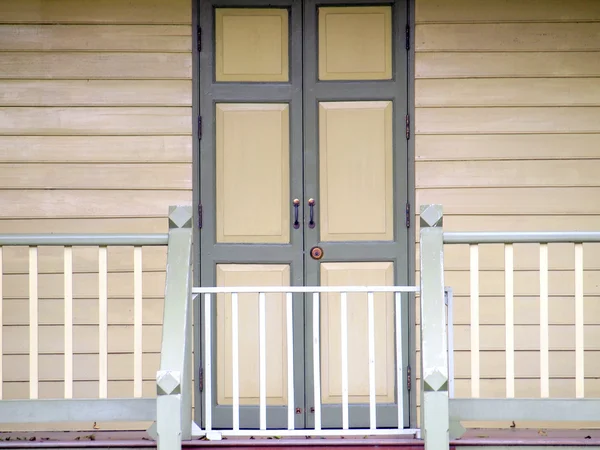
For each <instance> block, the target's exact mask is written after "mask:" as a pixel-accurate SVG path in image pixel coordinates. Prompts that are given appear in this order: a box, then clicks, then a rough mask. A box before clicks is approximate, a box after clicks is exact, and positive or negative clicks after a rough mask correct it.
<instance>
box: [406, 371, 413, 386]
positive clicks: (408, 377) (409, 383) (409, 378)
mask: <svg viewBox="0 0 600 450" xmlns="http://www.w3.org/2000/svg"><path fill="white" fill-rule="evenodd" d="M406 389H407V390H408V391H410V390H411V389H412V374H411V372H410V366H408V367H407V368H406Z"/></svg>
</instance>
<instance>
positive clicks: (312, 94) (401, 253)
mask: <svg viewBox="0 0 600 450" xmlns="http://www.w3.org/2000/svg"><path fill="white" fill-rule="evenodd" d="M353 4H356V5H368V4H374V5H391V6H392V42H393V45H392V49H393V50H392V51H393V53H392V67H393V70H392V79H391V80H376V81H319V80H318V62H317V61H318V31H317V30H318V26H317V5H319V6H336V5H340V6H342V5H343V6H348V5H353ZM303 5H304V66H303V69H304V72H303V73H304V80H303V81H304V102H303V112H304V164H305V166H304V171H305V176H304V180H305V183H304V193H305V196H306V198H313V199H315V201H316V202H315V205H314V212H315V227H314V228H312V229H307V230H306V234H305V239H304V242H305V248H304V253H305V255H306V256H305V266H304V267H305V279H306V284H307V285H310V286H313V285H319V284H320V283H319V282H320V276H319V266H320V263H322V262H333V261H334V262H344V261H391V262H393V263H394V282H395V283H396V284H397V285H407V284H408V256H409V255H408V248H407V241H408V230H407V228H406V226H405V221H404V213H405V202H406V200H407V199H408V192H407V177H408V161H407V158H406V155H407V141H406V138H405V117H406V114H407V99H406V97H407V94H406V86H407V67H406V66H407V55H406V48H405V46H404V45H402V44H403V43H404V42H403V39H402V37H403V36H404V30H405V27H406V23H407V10H406V5H405V3H404V2H396V1H394V0H304V2H303ZM336 100H337V101H361V100H389V101H392V103H393V124H394V125H393V152H394V155H393V157H394V159H393V161H394V162H393V164H394V187H393V191H394V194H393V195H394V241H392V242H376V241H365V242H321V241H320V239H319V234H320V233H319V212H320V211H319V204H320V201H319V177H318V173H319V148H318V147H319V141H318V136H319V132H318V129H319V127H318V120H319V119H318V104H319V102H322V101H336ZM400 202H401V203H400ZM304 211H305V217H304V222H305V223H308V221H309V209H308V207H306V204H305V209H304ZM356 211H357V214H360V205H356ZM313 246H319V247H321V248H322V249H323V259H321V260H320V261H314V260H313V259H312V258H311V257H310V249H311V248H312V247H313ZM305 305H306V306H305V310H306V315H305V322H306V330H309V331H307V332H306V333H305V336H306V347H305V354H306V362H305V364H306V380H307V384H306V399H307V411H308V413H309V414H308V415H307V426H308V427H309V428H311V427H313V426H314V414H313V413H311V412H310V411H311V410H312V408H313V407H314V405H313V404H312V403H314V402H313V401H312V399H313V398H314V394H313V392H314V390H313V389H314V385H313V383H312V379H311V377H310V374H312V373H313V347H312V345H311V342H312V332H311V331H310V330H312V317H313V307H312V305H313V303H312V302H311V301H306V302H305ZM402 317H403V318H404V319H403V327H402V343H403V347H404V348H403V349H402V357H403V361H402V367H403V369H405V368H407V366H408V365H409V359H408V354H409V352H408V351H407V350H408V345H407V343H408V342H409V335H408V332H409V330H408V328H409V327H408V324H409V321H408V317H409V304H408V301H403V302H402ZM403 372H404V370H403ZM402 389H403V391H404V395H403V396H402V397H403V408H404V426H408V424H409V398H408V397H409V396H408V392H407V383H406V379H405V378H403V386H402ZM397 394H398V393H397V392H396V399H397V398H398V395H397ZM321 414H322V416H321V421H322V427H323V428H341V426H342V411H341V405H322V406H321ZM397 417H398V410H397V406H396V404H380V405H378V406H377V426H378V427H396V426H398V419H397ZM349 419H350V426H351V427H353V426H354V427H361V428H362V427H365V428H367V427H368V426H369V405H368V404H364V405H352V404H351V405H350V406H349Z"/></svg>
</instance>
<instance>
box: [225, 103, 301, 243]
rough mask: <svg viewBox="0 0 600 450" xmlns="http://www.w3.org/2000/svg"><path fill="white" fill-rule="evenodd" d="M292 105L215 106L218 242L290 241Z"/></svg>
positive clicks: (230, 104) (229, 104)
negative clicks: (290, 111)
mask: <svg viewBox="0 0 600 450" xmlns="http://www.w3.org/2000/svg"><path fill="white" fill-rule="evenodd" d="M289 151H290V139H289V107H288V105H287V104H272V103H254V104H251V103H239V104H232V103H220V104H217V107H216V190H217V192H216V200H217V205H216V206H217V208H216V209H217V211H216V216H217V217H216V222H217V242H228V243H234V242H235V243H278V244H284V243H288V242H289V241H290V214H289V185H290V167H289V166H290V165H289Z"/></svg>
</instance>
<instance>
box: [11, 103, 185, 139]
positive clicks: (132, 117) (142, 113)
mask: <svg viewBox="0 0 600 450" xmlns="http://www.w3.org/2000/svg"><path fill="white" fill-rule="evenodd" d="M191 114H192V110H191V108H183V107H164V108H161V107H139V108H132V107H109V108H99V107H96V108H91V107H81V108H33V107H32V108H28V107H4V108H0V135H11V136H16V135H38V136H39V135H55V136H56V135H58V136H70V135H128V136H132V135H161V136H162V135H191V134H192V120H191Z"/></svg>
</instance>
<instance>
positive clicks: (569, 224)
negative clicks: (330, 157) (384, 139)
mask: <svg viewBox="0 0 600 450" xmlns="http://www.w3.org/2000/svg"><path fill="white" fill-rule="evenodd" d="M444 213H446V211H445V208H444ZM415 219H416V220H415V221H414V225H415V228H416V229H417V230H416V234H415V236H416V238H417V242H418V240H419V231H420V227H419V217H418V215H417V216H416V217H415ZM1 223H2V222H0V225H1ZM444 230H446V231H598V230H600V214H597V215H577V214H570V215H562V214H561V215H552V214H550V213H548V212H545V213H542V215H525V216H524V215H518V214H517V215H511V214H503V215H501V216H498V215H494V214H492V215H485V214H476V215H452V214H448V215H446V214H444ZM521 245H523V244H520V245H519V247H520V246H521ZM587 245H592V244H586V246H587ZM593 245H594V246H596V245H597V244H593ZM585 253H586V252H584V258H587V256H586V255H585Z"/></svg>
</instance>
